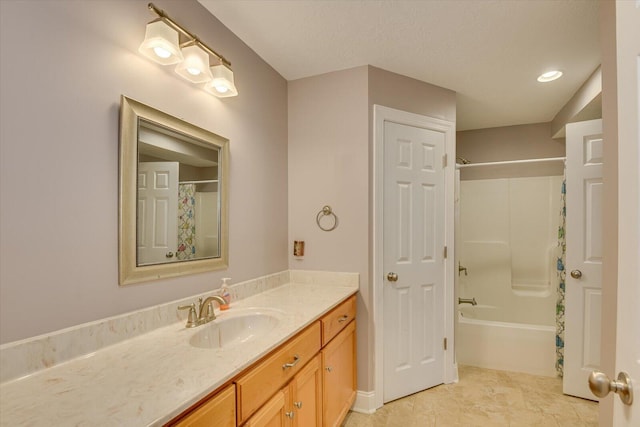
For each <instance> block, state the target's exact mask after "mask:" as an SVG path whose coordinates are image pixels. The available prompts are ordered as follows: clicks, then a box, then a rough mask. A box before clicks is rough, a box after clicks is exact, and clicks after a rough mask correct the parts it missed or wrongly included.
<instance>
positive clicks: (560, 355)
mask: <svg viewBox="0 0 640 427" xmlns="http://www.w3.org/2000/svg"><path fill="white" fill-rule="evenodd" d="M566 183H567V178H566V172H565V177H564V179H563V180H562V189H561V191H560V197H561V200H560V221H559V225H558V251H557V254H558V261H557V267H556V268H557V272H556V275H557V277H558V299H557V300H556V372H557V373H558V375H559V376H562V375H563V369H564V289H565V277H566V272H565V270H564V265H565V253H566V249H567V244H566V240H565V233H564V232H565V225H566V222H567V200H566V197H567V184H566Z"/></svg>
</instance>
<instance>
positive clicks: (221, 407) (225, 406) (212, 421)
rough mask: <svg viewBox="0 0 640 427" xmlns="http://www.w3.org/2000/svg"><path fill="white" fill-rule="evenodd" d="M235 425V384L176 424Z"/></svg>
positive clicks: (192, 426) (190, 426)
mask: <svg viewBox="0 0 640 427" xmlns="http://www.w3.org/2000/svg"><path fill="white" fill-rule="evenodd" d="M235 425H236V389H235V387H234V385H233V384H231V385H230V386H228V387H227V388H225V389H224V390H223V391H221V392H219V393H217V394H216V395H215V396H213V397H212V398H210V399H209V400H207V401H206V402H205V403H203V404H202V405H201V406H199V407H198V408H196V409H194V410H193V411H192V412H190V413H189V414H188V415H187V416H186V417H184V418H182V419H181V420H180V421H178V422H177V423H176V424H174V426H176V427H235Z"/></svg>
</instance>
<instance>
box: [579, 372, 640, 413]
mask: <svg viewBox="0 0 640 427" xmlns="http://www.w3.org/2000/svg"><path fill="white" fill-rule="evenodd" d="M589 389H591V392H592V393H593V394H595V395H596V396H598V397H605V396H606V395H607V394H609V392H610V391H612V392H614V393H618V395H619V396H620V400H622V403H624V404H625V405H631V404H632V403H633V385H632V384H631V378H629V375H628V374H627V373H626V372H620V373H619V374H618V381H614V380H610V379H609V377H608V376H607V375H606V374H604V373H602V372H599V371H593V372H591V375H589Z"/></svg>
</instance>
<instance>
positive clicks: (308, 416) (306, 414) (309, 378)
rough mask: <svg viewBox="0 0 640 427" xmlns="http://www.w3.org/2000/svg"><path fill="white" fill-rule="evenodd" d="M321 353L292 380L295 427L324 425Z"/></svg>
mask: <svg viewBox="0 0 640 427" xmlns="http://www.w3.org/2000/svg"><path fill="white" fill-rule="evenodd" d="M320 365H321V358H320V354H318V355H316V357H314V358H313V360H311V361H310V362H309V363H308V364H307V366H305V367H304V369H302V370H301V371H300V372H299V373H298V374H297V375H296V376H295V378H294V380H293V381H292V382H291V385H290V389H291V400H292V402H291V403H292V410H293V414H294V416H293V427H320V426H321V425H322V370H321V366H320Z"/></svg>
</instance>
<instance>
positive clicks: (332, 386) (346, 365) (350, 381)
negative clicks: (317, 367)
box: [322, 321, 356, 427]
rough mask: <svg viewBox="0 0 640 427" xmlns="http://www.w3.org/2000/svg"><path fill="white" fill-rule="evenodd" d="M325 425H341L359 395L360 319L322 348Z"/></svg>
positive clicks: (323, 419)
mask: <svg viewBox="0 0 640 427" xmlns="http://www.w3.org/2000/svg"><path fill="white" fill-rule="evenodd" d="M322 376H323V399H322V407H323V417H322V422H323V424H322V425H323V426H327V427H337V426H340V423H341V422H342V420H344V418H345V416H346V415H347V412H349V409H350V408H351V405H353V402H354V401H355V398H356V322H355V321H353V322H351V323H350V324H349V325H348V326H347V327H346V328H345V329H344V330H343V331H342V332H340V334H338V336H336V337H335V338H334V339H333V340H331V342H329V344H327V346H326V347H325V348H324V349H323V350H322Z"/></svg>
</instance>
